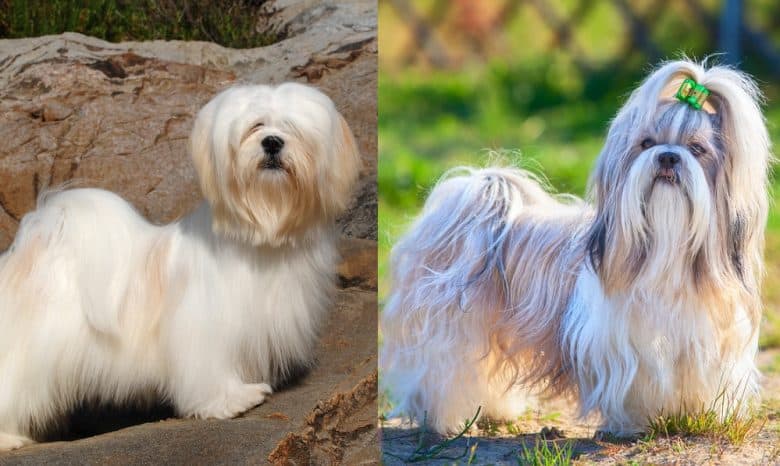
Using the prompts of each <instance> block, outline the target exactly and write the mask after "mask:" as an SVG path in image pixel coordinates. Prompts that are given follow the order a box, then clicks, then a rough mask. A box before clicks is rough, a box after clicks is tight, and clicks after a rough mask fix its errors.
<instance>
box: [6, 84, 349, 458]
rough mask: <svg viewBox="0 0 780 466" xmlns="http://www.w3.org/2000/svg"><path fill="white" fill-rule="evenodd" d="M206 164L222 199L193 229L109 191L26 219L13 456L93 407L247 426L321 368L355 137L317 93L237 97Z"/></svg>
mask: <svg viewBox="0 0 780 466" xmlns="http://www.w3.org/2000/svg"><path fill="white" fill-rule="evenodd" d="M191 151H192V156H193V159H194V161H195V167H196V169H197V172H198V176H199V179H200V184H201V188H202V190H203V194H204V196H205V198H206V200H207V202H205V203H204V204H203V205H202V206H201V207H200V208H199V209H198V210H196V211H195V212H194V213H192V214H191V215H189V216H187V217H185V218H183V219H182V220H181V221H178V222H176V223H173V224H170V225H165V226H155V225H151V224H149V223H147V222H146V221H145V220H144V219H143V218H141V217H140V216H139V215H138V214H137V213H136V211H135V210H134V209H133V208H132V207H131V206H130V205H129V204H128V203H127V202H125V201H123V200H122V199H121V198H119V197H118V196H116V195H114V194H111V193H110V192H107V191H102V190H97V189H73V190H66V191H61V192H56V193H53V194H49V195H46V196H43V197H42V198H41V199H39V205H38V208H37V210H35V211H34V212H32V213H30V214H28V215H26V216H25V217H24V219H23V220H22V222H21V225H20V228H19V232H18V234H17V236H16V238H15V240H14V243H13V244H12V246H11V247H10V249H9V250H8V251H7V252H6V253H5V254H3V255H2V256H0V450H6V449H13V448H18V447H20V446H22V445H24V444H27V443H30V442H32V440H31V439H32V438H36V435H38V433H39V432H40V431H42V430H45V429H47V428H48V427H49V426H50V425H51V424H52V423H55V422H56V421H57V419H58V417H60V416H61V415H62V414H63V413H66V412H67V411H68V410H69V409H72V408H73V407H74V406H76V405H78V404H79V403H81V402H84V401H88V402H98V403H119V404H121V403H126V402H131V401H134V400H138V399H142V400H144V399H150V398H151V399H162V400H167V401H168V402H170V403H171V404H172V405H173V407H174V408H175V410H176V411H177V413H178V414H180V415H182V416H192V417H197V418H218V419H224V418H229V417H233V416H236V415H238V414H240V413H242V412H244V411H246V410H248V409H250V408H252V407H253V406H256V405H258V404H260V403H262V402H263V401H264V399H265V398H266V397H267V395H268V394H270V393H271V390H272V387H274V386H276V385H278V384H279V383H280V382H282V381H284V380H285V378H286V377H288V375H289V374H291V372H292V371H295V370H297V369H299V368H302V367H305V366H308V365H310V364H311V363H312V360H313V354H312V353H313V349H314V345H315V343H316V339H317V335H318V328H319V326H320V323H321V322H322V321H323V316H324V313H325V311H326V310H327V309H328V308H329V306H330V304H331V302H332V297H333V293H334V291H335V280H334V279H335V267H336V261H337V255H338V253H337V250H336V239H337V235H336V234H335V233H336V232H335V223H334V219H335V217H336V215H337V214H339V213H340V212H342V211H343V210H344V209H345V207H346V205H347V203H348V202H349V200H350V190H351V187H352V185H353V182H354V181H355V180H356V178H357V175H358V171H359V167H360V157H359V154H358V151H357V148H356V145H355V141H354V139H353V135H352V133H351V131H350V129H349V127H348V126H347V124H346V122H345V120H344V119H343V118H342V116H341V115H340V114H339V113H338V111H337V110H336V108H335V106H334V104H333V102H332V101H331V100H330V99H329V98H328V97H327V96H325V95H324V94H322V93H321V92H319V91H317V90H315V89H314V88H311V87H307V86H304V85H300V84H295V83H286V84H282V85H280V86H278V87H272V86H242V87H234V88H231V89H228V90H226V91H224V92H222V93H221V94H219V95H218V96H217V97H215V98H214V99H213V100H212V101H211V102H209V103H208V104H207V105H206V106H205V107H204V108H203V109H202V110H201V111H200V112H199V114H198V116H197V118H196V121H195V124H194V128H193V132H192V138H191Z"/></svg>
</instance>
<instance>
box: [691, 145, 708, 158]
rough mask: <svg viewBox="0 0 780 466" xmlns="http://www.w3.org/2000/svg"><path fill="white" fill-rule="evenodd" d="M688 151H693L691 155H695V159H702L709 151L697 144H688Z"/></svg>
mask: <svg viewBox="0 0 780 466" xmlns="http://www.w3.org/2000/svg"><path fill="white" fill-rule="evenodd" d="M688 150H689V151H691V154H693V155H694V156H695V157H700V156H702V155H704V154H706V153H707V149H705V148H704V147H702V145H701V144H698V143H695V142H694V143H692V144H688Z"/></svg>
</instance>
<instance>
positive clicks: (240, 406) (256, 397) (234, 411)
mask: <svg viewBox="0 0 780 466" xmlns="http://www.w3.org/2000/svg"><path fill="white" fill-rule="evenodd" d="M271 393H273V390H272V389H271V386H270V385H268V384H267V383H248V384H241V385H234V386H232V387H230V388H228V389H226V390H225V391H224V392H223V393H222V394H220V395H219V396H218V397H216V398H215V399H213V400H211V401H209V402H207V403H205V404H204V406H203V407H202V408H200V409H196V410H195V412H194V413H193V416H194V417H197V418H201V419H229V418H233V417H236V416H238V415H239V414H241V413H243V412H246V411H248V410H250V409H252V408H254V407H255V406H258V405H261V404H263V402H264V401H265V399H266V397H267V396H268V395H270V394H271Z"/></svg>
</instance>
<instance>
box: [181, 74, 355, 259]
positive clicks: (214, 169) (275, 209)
mask: <svg viewBox="0 0 780 466" xmlns="http://www.w3.org/2000/svg"><path fill="white" fill-rule="evenodd" d="M191 142H192V154H193V158H194V161H195V167H196V169H197V171H198V175H199V177H200V181H201V187H202V189H203V193H204V195H205V197H206V199H207V200H208V201H209V203H210V204H211V207H212V212H213V217H214V228H215V230H216V231H217V232H219V233H222V234H225V235H227V236H230V237H234V238H236V239H239V240H241V241H245V242H248V243H251V244H254V245H259V244H271V245H279V244H283V243H286V242H290V241H295V239H296V238H298V237H300V236H301V235H303V234H304V233H305V232H306V231H307V230H309V229H310V228H311V227H312V226H315V225H321V224H323V223H325V222H331V221H333V219H334V218H335V216H336V215H337V214H338V213H340V212H341V211H342V210H343V209H344V208H345V207H346V205H347V203H348V202H349V199H350V192H351V188H352V185H353V184H354V181H355V179H356V177H357V173H358V171H359V167H360V156H359V153H358V151H357V147H356V144H355V140H354V138H353V136H352V133H351V131H350V129H349V127H348V126H347V123H346V122H345V121H344V118H343V117H342V116H341V115H340V114H339V113H338V111H337V110H336V108H335V106H334V105H333V102H332V101H331V100H330V99H329V98H328V97H327V96H325V95H324V94H323V93H321V92H319V91H318V90H316V89H314V88H311V87H308V86H304V85H301V84H296V83H285V84H282V85H280V86H277V87H272V86H242V87H234V88H230V89H228V90H226V91H224V92H222V93H221V94H219V95H218V96H216V97H215V98H214V99H213V100H212V101H211V102H209V103H208V104H207V105H206V106H205V107H204V108H203V109H202V110H201V111H200V113H199V114H198V117H197V119H196V122H195V126H194V129H193V134H192V141H191Z"/></svg>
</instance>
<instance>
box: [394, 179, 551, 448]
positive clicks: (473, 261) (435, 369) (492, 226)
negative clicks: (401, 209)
mask: <svg viewBox="0 0 780 466" xmlns="http://www.w3.org/2000/svg"><path fill="white" fill-rule="evenodd" d="M465 171H466V173H465V174H463V175H462V176H452V177H450V178H448V179H446V180H445V181H443V182H441V183H439V185H438V186H437V187H436V188H435V189H434V191H433V192H432V193H431V195H430V197H429V198H428V200H427V202H426V205H425V208H424V210H423V213H422V214H421V216H420V218H419V219H418V220H417V221H416V222H415V224H414V225H413V226H412V228H411V229H410V231H409V232H408V233H407V234H406V235H405V236H404V237H403V238H402V239H401V241H399V243H398V244H397V245H396V247H395V248H394V251H393V258H392V268H393V281H394V286H393V291H392V293H391V295H390V298H389V300H388V302H387V304H386V306H385V308H384V310H383V317H382V332H383V338H384V342H383V347H382V353H381V359H380V366H381V368H382V371H383V383H384V385H386V388H387V389H388V391H389V393H390V399H391V400H392V402H393V403H394V406H395V408H396V411H397V412H398V413H399V414H400V413H406V414H409V415H410V416H412V417H413V418H415V419H417V421H418V422H423V421H425V422H427V423H428V424H430V425H431V426H432V427H433V428H434V429H436V430H437V431H440V432H450V433H451V432H457V431H459V430H460V429H461V428H462V425H463V422H464V420H466V419H470V418H472V417H473V416H474V415H475V413H476V412H477V410H478V408H479V407H480V406H482V411H481V412H482V413H484V411H485V408H486V407H487V406H485V405H486V403H488V402H489V400H490V399H492V398H494V396H493V395H491V393H492V392H493V390H492V388H491V382H490V381H489V380H487V379H486V377H488V378H489V376H488V375H487V374H489V373H491V372H492V371H491V370H490V368H489V367H486V365H490V364H491V362H490V361H494V356H495V355H496V354H497V353H495V348H494V345H495V341H494V340H493V335H494V334H495V326H496V324H498V323H499V322H500V321H501V320H502V319H503V318H502V313H503V312H504V311H505V310H506V308H507V301H506V297H507V289H506V285H507V283H506V280H505V275H504V255H505V246H506V244H505V242H506V240H507V238H508V236H509V235H510V233H511V230H512V228H513V219H512V216H513V215H514V214H515V211H516V210H517V209H518V208H519V207H521V204H522V202H523V200H522V198H523V197H525V191H526V190H527V189H536V191H539V192H540V193H543V191H542V190H541V188H538V187H537V188H534V187H533V186H534V185H535V182H533V181H532V180H529V178H528V177H527V176H525V175H526V174H525V173H524V172H521V171H519V170H512V169H485V170H470V169H465ZM458 175H459V174H458ZM536 186H538V185H536ZM545 195H546V194H545ZM505 386H507V385H505ZM494 404H495V403H494ZM513 414H514V413H513Z"/></svg>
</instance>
